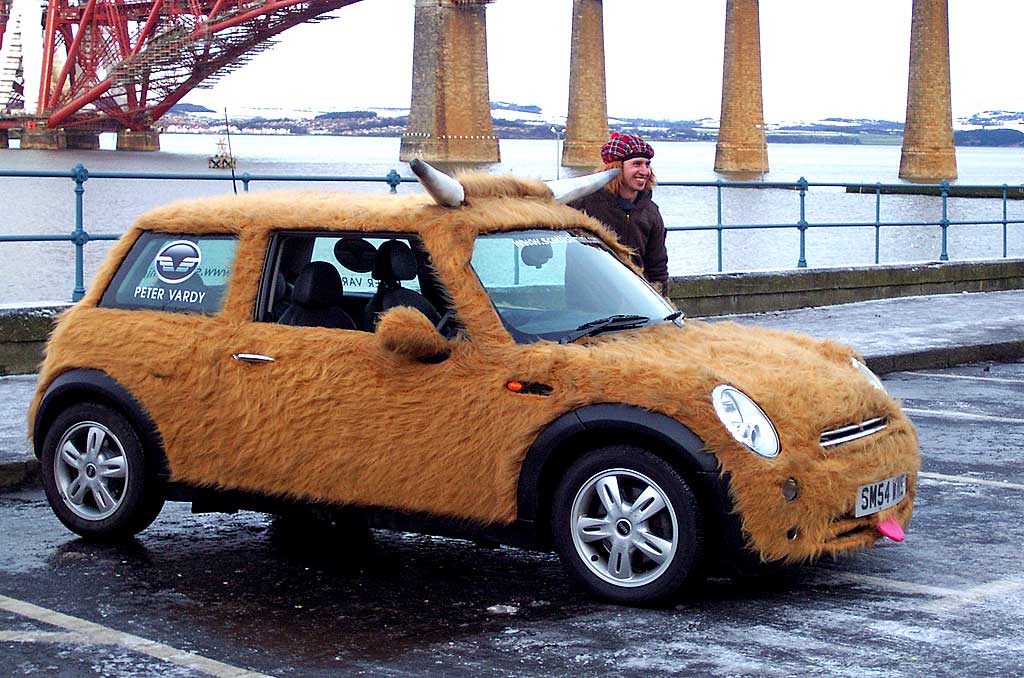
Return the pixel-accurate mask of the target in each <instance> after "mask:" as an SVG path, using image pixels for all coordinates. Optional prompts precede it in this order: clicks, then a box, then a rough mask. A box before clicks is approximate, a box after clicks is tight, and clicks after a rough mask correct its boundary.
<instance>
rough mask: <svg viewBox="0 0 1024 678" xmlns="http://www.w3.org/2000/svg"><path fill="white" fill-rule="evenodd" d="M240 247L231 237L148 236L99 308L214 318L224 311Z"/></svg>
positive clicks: (127, 259)
mask: <svg viewBox="0 0 1024 678" xmlns="http://www.w3.org/2000/svg"><path fill="white" fill-rule="evenodd" d="M237 243H238V241H237V239H236V238H235V237H234V236H228V235H203V236H198V235H197V236H191V237H186V238H182V237H181V236H180V235H171V234H166V233H154V232H148V233H143V234H142V235H140V236H139V239H138V240H137V241H136V243H135V245H133V246H132V249H131V251H130V252H129V253H128V255H127V256H126V257H125V259H124V261H123V262H121V266H120V268H119V269H118V271H117V273H116V274H115V275H114V279H113V280H112V281H111V284H110V286H109V287H108V288H107V290H106V292H104V293H103V298H102V299H101V300H100V306H105V307H110V308H125V309H153V310H160V311H172V312H175V313H201V314H204V315H213V314H214V313H216V312H217V311H219V310H220V309H221V307H222V306H223V303H224V292H225V290H226V289H227V283H228V279H229V278H230V275H231V268H232V265H233V264H234V258H235V248H236V245H237Z"/></svg>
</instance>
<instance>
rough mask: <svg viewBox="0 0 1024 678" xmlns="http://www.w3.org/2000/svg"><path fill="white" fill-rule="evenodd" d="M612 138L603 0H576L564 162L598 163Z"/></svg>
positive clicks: (588, 165) (583, 164)
mask: <svg viewBox="0 0 1024 678" xmlns="http://www.w3.org/2000/svg"><path fill="white" fill-rule="evenodd" d="M606 141H608V94H607V87H606V83H605V74H604V5H603V2H602V0H573V3H572V51H571V56H570V63H569V117H568V119H567V120H566V122H565V146H564V147H563V148H562V164H563V165H564V166H566V167H597V166H599V165H600V164H601V145H602V144H604V143H605V142H606Z"/></svg>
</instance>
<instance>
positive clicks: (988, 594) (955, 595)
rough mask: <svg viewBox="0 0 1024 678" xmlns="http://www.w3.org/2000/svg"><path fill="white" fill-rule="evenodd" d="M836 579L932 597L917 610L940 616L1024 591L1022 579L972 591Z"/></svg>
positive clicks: (861, 577)
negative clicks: (935, 613)
mask: <svg viewBox="0 0 1024 678" xmlns="http://www.w3.org/2000/svg"><path fill="white" fill-rule="evenodd" d="M835 576H836V578H837V579H845V580H847V581H849V582H851V583H854V584H864V585H867V586H870V587H872V588H878V589H882V590H885V591H893V592H896V593H907V594H915V595H926V596H931V597H933V598H934V600H929V601H924V602H922V603H921V604H920V605H918V606H917V607H918V609H921V610H924V611H926V612H937V613H940V612H951V611H953V610H957V609H959V608H962V607H966V606H968V605H977V604H979V603H984V602H985V601H987V600H991V599H993V598H998V597H1000V596H1006V595H1008V594H1012V593H1017V592H1018V591H1022V590H1024V580H1021V579H999V580H997V581H992V582H988V583H985V584H980V585H978V586H972V587H971V588H969V589H951V588H946V587H942V586H930V585H928V584H913V583H911V582H905V581H899V580H897V579H886V578H885V577H876V576H872V575H869V574H855V573H852V572H837V573H835Z"/></svg>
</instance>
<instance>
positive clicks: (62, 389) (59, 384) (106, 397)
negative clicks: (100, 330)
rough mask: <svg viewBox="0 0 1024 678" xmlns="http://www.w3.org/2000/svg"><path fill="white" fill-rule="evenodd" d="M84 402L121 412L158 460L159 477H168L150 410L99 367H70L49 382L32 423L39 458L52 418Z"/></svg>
mask: <svg viewBox="0 0 1024 678" xmlns="http://www.w3.org/2000/svg"><path fill="white" fill-rule="evenodd" d="M81 402H94V403H99V404H103V405H106V406H108V407H111V408H113V409H115V410H117V411H118V412H119V413H121V415H123V416H124V417H125V418H126V419H128V421H129V423H131V424H132V426H133V427H134V428H135V432H136V433H137V434H138V436H139V440H140V442H141V443H142V445H143V449H145V450H146V452H147V453H149V454H152V455H153V458H154V459H156V460H157V461H158V464H157V466H156V470H157V476H158V477H159V478H160V479H161V480H166V479H167V478H168V477H169V475H170V470H169V467H168V464H167V455H166V454H165V453H164V446H163V439H162V438H161V437H160V432H159V430H158V429H157V427H156V423H155V422H154V421H153V418H152V417H150V416H149V412H147V411H146V409H145V408H144V407H143V406H142V404H141V403H140V402H139V401H138V400H137V399H136V398H135V396H133V395H132V393H131V391H129V390H128V389H127V388H126V387H125V386H124V385H123V384H121V383H120V382H118V381H117V380H116V379H114V378H113V377H111V376H110V375H109V374H107V373H106V372H103V371H101V370H96V369H87V368H78V369H73V370H68V371H67V372H63V373H61V374H59V375H58V376H57V377H56V378H54V380H53V381H51V382H50V383H49V385H47V387H46V390H45V391H44V392H43V397H42V398H41V399H40V401H39V407H38V409H37V410H36V415H35V420H34V421H33V422H32V447H33V452H34V453H35V455H36V459H41V458H42V454H43V444H44V441H45V439H46V431H47V429H48V428H49V426H50V424H51V423H52V422H53V420H54V419H56V417H57V416H58V415H59V414H60V412H61V411H62V410H64V409H65V408H66V407H68V406H69V405H73V404H75V403H81Z"/></svg>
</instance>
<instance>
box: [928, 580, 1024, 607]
mask: <svg viewBox="0 0 1024 678" xmlns="http://www.w3.org/2000/svg"><path fill="white" fill-rule="evenodd" d="M1021 590H1024V581H1022V580H1020V579H1000V580H998V581H993V582H989V583H987V584H981V585H980V586H974V587H971V588H969V589H967V590H966V591H960V592H958V593H957V594H956V595H955V596H952V597H949V598H940V599H939V600H933V601H931V602H929V603H925V604H924V605H922V606H921V609H923V610H925V611H927V612H951V611H953V610H956V609H959V608H961V607H966V606H968V605H977V604H978V603H983V602H985V601H986V600H991V599H992V598H998V597H1002V596H1006V595H1008V594H1011V593H1016V592H1018V591H1021Z"/></svg>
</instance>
